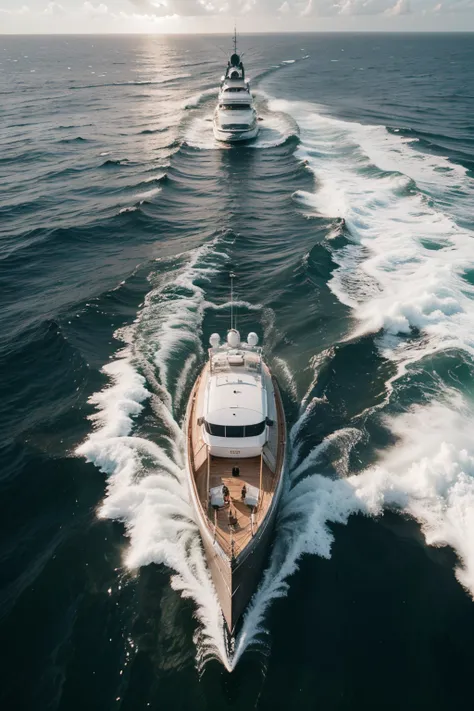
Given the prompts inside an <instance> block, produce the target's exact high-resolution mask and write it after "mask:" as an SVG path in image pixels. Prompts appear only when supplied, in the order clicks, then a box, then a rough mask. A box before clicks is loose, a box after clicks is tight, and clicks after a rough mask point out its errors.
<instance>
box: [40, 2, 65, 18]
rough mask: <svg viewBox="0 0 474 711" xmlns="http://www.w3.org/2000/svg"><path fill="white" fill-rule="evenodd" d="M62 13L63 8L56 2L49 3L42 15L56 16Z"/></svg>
mask: <svg viewBox="0 0 474 711" xmlns="http://www.w3.org/2000/svg"><path fill="white" fill-rule="evenodd" d="M62 12H64V8H63V6H62V5H60V4H59V3H57V2H49V3H48V4H47V5H46V7H45V8H44V10H43V15H58V14H60V13H62Z"/></svg>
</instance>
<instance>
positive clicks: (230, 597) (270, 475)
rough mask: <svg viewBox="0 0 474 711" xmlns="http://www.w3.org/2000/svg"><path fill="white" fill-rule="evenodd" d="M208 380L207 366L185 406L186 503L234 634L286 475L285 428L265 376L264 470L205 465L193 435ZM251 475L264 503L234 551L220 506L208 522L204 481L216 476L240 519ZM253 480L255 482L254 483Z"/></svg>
mask: <svg viewBox="0 0 474 711" xmlns="http://www.w3.org/2000/svg"><path fill="white" fill-rule="evenodd" d="M207 375H208V368H207V366H206V367H205V368H204V369H203V371H202V373H201V375H200V376H199V378H198V380H197V381H196V383H195V385H194V388H193V391H192V392H191V396H190V399H189V402H188V409H187V413H186V441H187V452H186V474H187V479H188V483H189V490H190V496H191V503H192V506H193V509H194V512H195V520H196V522H197V524H198V527H199V531H200V534H201V539H202V543H203V548H204V552H205V556H206V560H207V565H208V568H209V571H210V573H211V577H212V581H213V583H214V587H215V590H216V593H217V598H218V601H219V604H220V606H221V609H222V613H223V616H224V619H225V623H226V625H227V628H228V630H229V632H230V633H231V634H234V633H235V631H236V628H237V626H238V623H239V621H240V620H241V618H242V614H243V613H244V611H245V609H246V607H247V605H248V604H249V602H250V600H251V598H252V596H253V594H254V593H255V591H256V589H257V587H258V584H259V582H260V580H261V577H262V572H263V570H264V568H265V564H266V562H267V560H268V554H269V549H270V545H271V541H272V534H273V529H274V525H275V520H276V516H277V509H278V504H279V501H280V498H281V493H282V490H283V481H284V478H285V475H286V466H287V463H286V423H285V417H284V411H283V403H282V401H281V395H280V391H279V388H278V385H277V383H276V380H275V378H274V377H272V376H271V375H270V373H269V372H268V378H269V379H270V380H269V381H268V384H270V382H271V384H272V388H273V393H274V405H273V409H272V410H271V411H270V414H271V416H272V419H274V421H275V422H274V426H273V427H272V435H271V438H270V439H269V440H268V442H267V445H266V450H265V451H266V455H265V457H266V460H265V462H264V461H263V460H262V463H261V467H263V470H262V469H260V474H258V466H257V471H255V460H257V462H258V458H256V457H253V458H250V459H230V458H221V457H218V456H212V455H211V456H209V455H208V458H207V460H206V457H205V451H206V446H205V443H204V442H203V441H202V439H201V438H200V436H199V434H198V433H199V426H197V415H196V411H197V412H199V404H200V395H202V393H203V390H204V387H205V381H206V378H207ZM272 438H273V439H272ZM272 452H273V454H272ZM203 453H204V454H203ZM200 457H201V459H200ZM272 457H273V459H272ZM206 461H207V465H206ZM267 462H269V463H270V464H271V465H272V466H271V467H269V466H268V463H267ZM237 463H239V464H238V466H239V467H240V475H239V476H238V478H233V477H232V476H231V475H230V470H231V469H232V466H234V465H236V464H237ZM206 467H207V468H206ZM223 469H225V470H226V472H227V476H226V475H225V476H224V478H222V479H221V474H222V470H223ZM272 469H273V471H272ZM252 472H254V476H256V477H258V476H260V480H261V482H263V489H262V496H263V503H262V506H261V507H258V508H257V512H256V514H255V523H254V524H253V530H252V534H251V535H250V534H248V535H247V531H248V528H243V529H242V532H243V534H245V539H239V537H238V535H237V534H236V535H235V549H234V548H232V547H230V548H229V545H228V544H229V540H228V537H226V536H225V535H223V530H222V518H224V519H225V518H226V517H227V510H226V509H225V507H222V508H220V512H219V513H218V514H217V513H215V514H214V515H215V516H217V519H214V521H213V519H212V509H211V508H210V507H209V506H208V503H207V502H208V484H207V482H209V478H210V479H211V485H212V481H213V480H214V478H215V476H217V481H219V482H221V481H225V482H226V483H227V485H228V487H229V490H230V494H231V497H232V502H233V504H232V505H233V508H236V509H238V514H239V515H240V516H242V513H243V511H244V512H245V511H246V510H248V507H246V506H244V505H243V504H241V503H240V501H239V499H240V489H241V486H242V482H244V483H245V482H251V481H252V480H251V476H252ZM262 472H263V474H262ZM262 475H263V479H262ZM253 481H254V483H255V479H253ZM272 482H273V483H272ZM216 521H217V523H216ZM216 525H217V528H216ZM224 528H225V527H224ZM226 544H227V545H226Z"/></svg>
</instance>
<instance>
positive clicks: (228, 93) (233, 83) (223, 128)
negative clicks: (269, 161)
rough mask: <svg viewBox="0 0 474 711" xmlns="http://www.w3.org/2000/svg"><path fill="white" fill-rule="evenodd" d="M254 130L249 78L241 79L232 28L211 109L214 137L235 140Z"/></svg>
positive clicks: (252, 134) (248, 136) (242, 72)
mask: <svg viewBox="0 0 474 711" xmlns="http://www.w3.org/2000/svg"><path fill="white" fill-rule="evenodd" d="M257 133H258V118H257V111H256V109H255V106H254V103H253V97H252V94H251V93H250V85H249V82H248V81H246V79H245V69H244V65H243V64H242V60H241V58H240V56H239V55H238V54H237V33H236V32H235V31H234V53H233V54H232V55H231V57H230V59H229V62H228V64H227V69H226V73H225V75H224V76H223V77H222V82H221V86H220V89H219V98H218V101H217V106H216V110H215V112H214V136H215V137H216V138H217V140H218V141H224V142H226V143H237V142H239V141H248V140H250V139H251V138H255V136H256V135H257Z"/></svg>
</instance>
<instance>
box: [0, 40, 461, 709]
mask: <svg viewBox="0 0 474 711" xmlns="http://www.w3.org/2000/svg"><path fill="white" fill-rule="evenodd" d="M239 42H240V45H241V51H242V52H243V53H244V61H245V64H246V68H247V73H248V75H249V76H250V77H251V80H252V86H253V89H254V91H255V94H256V98H257V103H258V108H259V112H260V114H261V116H262V117H263V121H262V123H261V132H260V135H259V137H258V139H257V140H256V141H255V142H254V143H252V144H249V145H248V146H234V147H231V148H228V147H226V146H222V145H218V144H217V143H216V142H215V141H214V139H213V136H212V124H211V116H212V111H213V106H214V102H215V99H216V86H217V83H218V79H219V77H220V75H221V73H222V68H223V66H224V65H225V62H226V57H225V53H227V51H228V49H229V45H230V41H229V39H228V38H225V37H151V36H150V37H141V36H138V37H28V38H27V37H2V38H1V40H0V93H1V117H2V121H1V126H0V233H1V245H2V246H1V252H0V256H1V262H0V282H1V285H2V299H1V305H2V308H1V332H2V339H1V344H0V354H1V355H0V357H1V373H2V376H3V377H2V405H3V407H2V413H1V420H0V425H1V428H2V438H1V447H2V468H1V473H0V487H1V496H0V528H1V537H0V556H1V578H0V635H1V641H2V644H1V648H2V652H3V653H2V665H1V675H0V679H1V684H0V700H1V708H2V709H5V711H16V710H18V711H27V710H28V711H29V710H33V709H34V711H43V710H46V709H48V710H49V709H54V710H58V711H76V710H77V711H79V710H80V711H84V709H88V710H89V711H95V710H97V711H99V710H100V711H104V710H105V709H120V710H121V711H141V710H142V709H143V710H146V709H183V710H186V711H187V710H188V709H189V710H191V709H192V710H193V711H201V710H203V711H204V710H212V711H214V710H216V711H217V710H219V711H223V710H224V709H233V710H235V711H237V710H240V709H249V708H252V709H260V710H262V711H263V710H267V709H272V710H275V709H277V710H278V711H279V710H280V709H285V710H286V709H296V708H297V709H301V710H302V711H313V710H315V709H322V710H324V711H333V710H336V709H337V710H338V711H342V710H344V711H346V710H347V711H349V710H351V711H354V710H359V709H364V711H367V710H371V709H373V710H374V711H375V709H377V710H379V709H381V708H383V709H394V710H395V709H401V708H403V709H416V710H417V711H418V710H419V709H428V708H429V709H430V710H431V711H433V710H436V711H444V710H445V709H446V710H447V709H457V708H465V707H467V708H469V706H470V704H471V703H472V702H471V695H472V692H471V680H470V673H471V671H472V663H473V660H474V652H473V639H474V602H473V596H474V444H473V434H472V433H473V427H474V403H473V356H474V301H473V297H474V249H473V237H474V122H473V116H474V94H473V87H474V36H473V35H422V36H417V35H393V36H391V35H373V34H372V35H367V36H363V35H347V34H345V35H281V36H255V35H254V36H243V37H241V38H240V40H239ZM231 270H234V271H236V272H237V275H238V278H237V282H236V292H237V299H238V309H237V317H238V324H239V328H240V330H241V331H242V332H243V333H244V334H246V333H247V332H248V331H250V330H255V331H256V332H257V333H258V334H259V335H260V337H261V338H262V341H263V344H264V349H265V355H266V358H267V360H268V362H269V364H270V365H271V367H272V369H273V370H274V372H275V374H276V375H277V377H278V379H279V382H280V384H281V388H282V391H283V396H284V403H285V409H286V415H287V420H288V424H289V427H290V430H291V434H290V441H291V466H290V472H289V475H288V478H287V483H286V491H285V494H284V497H283V500H282V503H281V507H280V513H279V519H278V524H277V528H276V531H275V536H274V544H273V550H272V554H271V556H270V558H269V561H268V567H267V569H266V570H265V571H262V584H261V586H260V588H259V590H258V592H257V594H256V596H255V597H254V599H253V601H252V603H251V605H250V608H249V610H248V613H247V615H246V617H245V619H244V622H243V626H242V629H241V632H240V634H239V636H238V637H237V639H236V640H235V641H234V643H233V645H231V646H230V647H229V646H228V644H227V642H226V639H225V637H224V634H223V630H222V620H221V616H220V612H219V607H218V604H217V601H216V596H215V594H214V592H213V588H212V584H211V582H210V580H209V576H208V573H207V570H206V566H205V561H204V558H203V554H202V551H201V548H200V541H199V535H198V533H197V527H196V524H195V521H194V519H193V512H192V510H191V508H190V505H189V499H188V494H187V490H186V485H185V480H184V474H183V435H182V430H181V426H182V418H183V414H184V410H185V406H186V400H187V396H188V394H189V392H190V389H191V386H192V383H193V380H194V378H195V377H196V375H197V373H198V372H199V369H200V367H201V366H202V364H203V362H204V358H205V352H206V344H207V341H208V338H209V335H210V334H211V333H212V332H213V331H216V330H217V331H220V332H221V333H224V332H225V330H226V328H227V325H228V323H229V316H230V309H229V272H230V271H231Z"/></svg>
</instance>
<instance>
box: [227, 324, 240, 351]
mask: <svg viewBox="0 0 474 711" xmlns="http://www.w3.org/2000/svg"><path fill="white" fill-rule="evenodd" d="M227 343H228V344H229V346H230V347H231V348H237V346H238V345H239V344H240V333H239V332H238V331H236V330H235V328H231V329H230V331H229V333H228V334H227Z"/></svg>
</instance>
